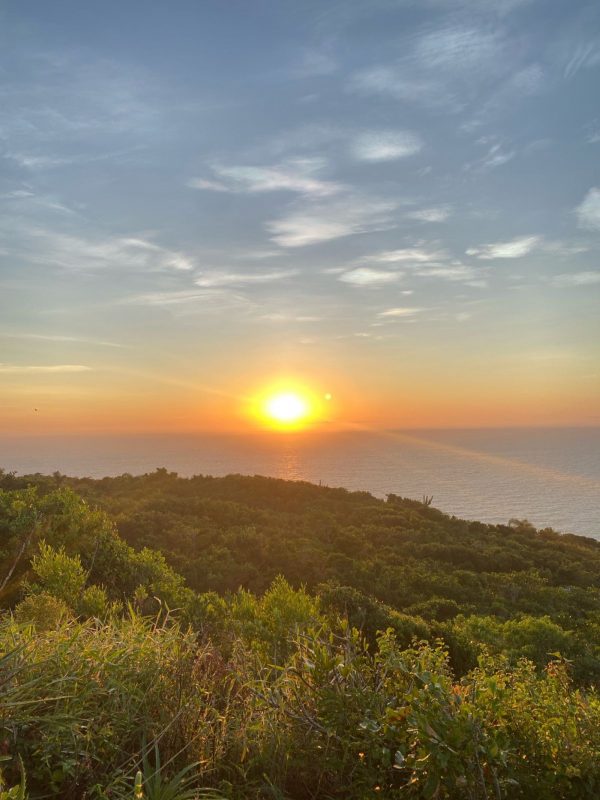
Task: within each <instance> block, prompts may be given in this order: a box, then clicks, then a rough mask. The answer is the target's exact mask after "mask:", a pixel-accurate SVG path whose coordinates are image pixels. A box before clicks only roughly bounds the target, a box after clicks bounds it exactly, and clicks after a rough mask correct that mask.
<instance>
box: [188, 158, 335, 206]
mask: <svg viewBox="0 0 600 800" xmlns="http://www.w3.org/2000/svg"><path fill="white" fill-rule="evenodd" d="M326 166H327V162H326V161H325V159H323V158H295V159H289V160H288V161H285V162H282V163H280V164H276V165H274V166H263V167H260V166H224V165H215V166H213V167H212V169H213V172H214V173H215V174H216V175H217V176H218V177H219V178H220V179H221V180H219V181H217V182H215V181H212V180H205V179H204V178H193V179H192V180H190V181H189V182H188V186H190V187H191V188H193V189H206V190H209V191H218V192H232V193H240V194H245V193H247V194H252V193H255V192H277V191H288V192H298V193H299V194H303V195H308V196H311V197H329V196H330V195H334V194H337V193H338V192H340V191H341V190H342V189H343V188H344V187H343V186H342V185H341V184H338V183H334V182H333V181H325V180H321V179H320V178H318V177H316V176H317V174H318V173H319V172H321V171H322V170H323V169H325V168H326Z"/></svg>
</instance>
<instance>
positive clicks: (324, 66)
mask: <svg viewBox="0 0 600 800" xmlns="http://www.w3.org/2000/svg"><path fill="white" fill-rule="evenodd" d="M338 69H339V64H338V61H337V59H336V58H335V56H334V54H333V52H332V49H331V47H330V46H324V47H321V48H315V47H311V48H307V49H306V50H304V52H303V53H302V55H301V57H300V59H299V62H298V63H297V64H296V65H295V66H294V67H293V68H292V76H293V77H295V78H319V77H322V76H324V75H332V74H333V73H334V72H337V70H338Z"/></svg>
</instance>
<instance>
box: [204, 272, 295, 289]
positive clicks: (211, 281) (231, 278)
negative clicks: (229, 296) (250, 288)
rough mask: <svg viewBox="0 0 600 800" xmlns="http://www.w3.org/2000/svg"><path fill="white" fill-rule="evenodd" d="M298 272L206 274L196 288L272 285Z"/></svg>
mask: <svg viewBox="0 0 600 800" xmlns="http://www.w3.org/2000/svg"><path fill="white" fill-rule="evenodd" d="M297 274H298V271H297V270H274V271H272V272H258V273H251V272H245V273H243V272H206V273H203V274H202V275H200V277H198V278H196V280H195V281H194V283H195V284H196V286H201V287H204V288H214V287H220V286H241V285H244V284H251V283H271V282H272V281H280V280H283V279H284V278H291V277H292V276H293V275H297Z"/></svg>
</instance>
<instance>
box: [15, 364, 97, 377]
mask: <svg viewBox="0 0 600 800" xmlns="http://www.w3.org/2000/svg"><path fill="white" fill-rule="evenodd" d="M90 370H91V367H86V366H84V365H83V364H53V365H51V366H38V365H27V366H25V365H23V366H22V365H17V364H0V373H1V374H10V375H46V374H55V373H58V372H65V373H67V372H89V371H90Z"/></svg>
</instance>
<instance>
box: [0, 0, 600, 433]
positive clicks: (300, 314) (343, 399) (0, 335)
mask: <svg viewBox="0 0 600 800" xmlns="http://www.w3.org/2000/svg"><path fill="white" fill-rule="evenodd" d="M0 53H1V55H0V100H1V103H0V105H1V108H2V111H1V114H0V315H1V316H0V387H1V388H2V393H3V396H4V398H5V400H4V415H3V416H4V419H5V427H6V428H7V429H11V428H12V427H15V426H16V428H18V429H23V430H29V429H30V427H31V429H32V430H38V429H39V428H40V426H42V427H43V426H46V427H47V428H48V429H55V428H56V429H62V428H64V427H67V428H68V427H69V420H70V419H76V420H77V423H76V425H77V426H79V427H83V428H86V429H88V428H102V429H103V428H111V426H112V425H113V423H114V426H115V427H117V428H119V427H127V426H128V425H129V426H131V425H134V423H137V422H139V425H140V426H141V427H143V426H144V425H147V426H149V427H152V428H156V427H161V425H162V426H163V427H167V428H168V427H170V426H171V425H174V426H175V427H185V426H186V425H189V426H191V427H203V426H205V427H206V426H208V427H211V426H217V427H218V426H223V425H224V422H223V417H225V419H227V418H230V419H232V420H233V419H234V418H235V419H237V414H238V411H237V410H236V408H237V406H236V402H237V401H236V398H240V397H243V396H246V395H247V394H251V393H252V392H253V391H255V390H256V389H257V388H258V387H259V386H260V385H261V383H262V384H264V382H265V381H269V380H271V379H272V378H275V377H277V376H284V377H288V376H289V377H292V378H296V377H297V378H298V379H300V380H302V381H305V382H307V384H310V385H311V386H314V387H315V390H316V391H330V390H332V393H333V394H334V396H335V397H336V398H339V405H338V407H337V412H336V413H337V414H338V416H339V419H340V420H346V421H348V422H349V421H356V422H358V423H365V424H373V425H377V424H384V425H402V426H408V427H410V426H411V425H413V424H414V425H438V424H440V425H444V424H448V425H462V424H465V425H466V424H470V423H472V424H526V423H539V424H572V423H582V424H583V423H585V424H597V423H598V422H599V421H600V415H598V412H597V409H598V408H599V407H600V374H599V369H598V341H599V340H600V336H599V333H600V331H599V326H598V317H599V316H600V315H599V314H598V299H599V289H600V261H599V257H598V242H599V238H600V103H599V100H600V91H599V88H598V87H599V86H600V6H599V5H598V3H596V2H569V3H566V2H552V1H544V0H498V1H497V2H491V0H490V2H488V0H464V1H463V2H461V1H460V0H457V1H456V2H453V1H452V0H422V2H408V1H407V0H395V1H392V0H379V1H378V0H368V1H367V0H347V2H250V3H249V2H211V1H210V0H204V1H203V2H173V3H170V4H164V3H160V4H159V3H141V2H119V3H116V2H104V3H102V4H91V3H81V2H61V0H57V1H56V2H52V3H47V2H28V0H21V1H20V2H0ZM34 404H35V405H36V407H38V406H40V407H41V412H40V411H38V412H36V413H37V416H36V417H35V418H33V417H32V416H31V407H32V405H34ZM140 404H143V408H144V410H145V411H146V410H147V414H146V415H144V413H142V414H141V415H140V412H139V409H140ZM224 407H225V408H226V411H225V412H224V411H223V408H224ZM136 408H137V409H138V411H137V412H136V411H135V409H136ZM119 409H120V410H119ZM195 414H196V416H194V415H195ZM159 420H163V423H161V424H159V422H158V421H159ZM36 426H37V427H36Z"/></svg>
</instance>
